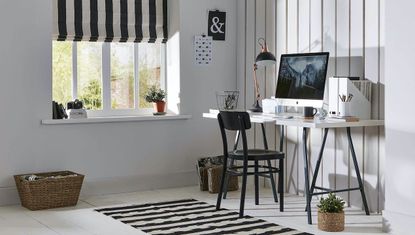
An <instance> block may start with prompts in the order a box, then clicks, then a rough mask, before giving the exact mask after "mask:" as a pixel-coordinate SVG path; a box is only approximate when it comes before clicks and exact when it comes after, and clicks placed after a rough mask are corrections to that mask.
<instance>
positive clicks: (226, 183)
mask: <svg viewBox="0 0 415 235" xmlns="http://www.w3.org/2000/svg"><path fill="white" fill-rule="evenodd" d="M240 136H241V133H240V132H239V131H236V136H235V144H234V145H233V150H234V151H235V150H236V149H238V143H239V137H240ZM233 162H234V160H233V159H231V160H230V163H229V168H232V167H233ZM228 184H229V174H226V176H225V185H224V189H223V199H226V195H227V194H228Z"/></svg>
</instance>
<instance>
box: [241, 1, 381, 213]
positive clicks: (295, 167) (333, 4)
mask: <svg viewBox="0 0 415 235" xmlns="http://www.w3.org/2000/svg"><path fill="white" fill-rule="evenodd" d="M383 6H384V1H383V0H366V1H361V0H329V1H326V0H297V1H294V0H245V1H238V32H237V33H238V46H237V47H238V50H237V51H238V53H239V54H238V58H239V60H238V64H237V74H238V76H237V77H238V89H239V90H241V91H242V94H243V95H244V96H243V97H242V98H241V100H242V101H243V103H242V105H243V107H246V108H249V107H250V106H251V105H252V103H253V99H254V89H253V82H252V66H253V63H254V59H255V56H256V55H257V54H258V53H259V51H260V48H259V45H258V43H257V40H258V38H260V37H264V38H266V39H267V42H268V46H269V49H270V51H271V52H273V53H275V54H276V56H277V65H276V66H275V67H271V68H267V69H266V70H264V69H258V72H257V74H258V78H259V81H260V86H261V91H262V95H263V97H270V96H273V95H274V94H275V87H276V82H277V76H276V73H275V71H277V69H278V68H277V67H278V63H279V57H280V55H281V54H284V53H296V52H319V51H329V52H330V64H329V69H328V70H329V71H328V76H333V75H337V76H359V77H364V78H367V79H369V80H371V81H372V82H373V84H374V85H373V90H372V93H373V96H372V118H374V119H383V118H384V108H383V106H384V101H383V100H384V98H383V92H384V84H385V82H384V78H383V77H384V76H383V67H382V64H383V48H384V46H383V33H384V30H383V19H384V15H383ZM299 111H301V109H299ZM267 131H268V133H267V134H268V140H269V142H270V146H272V147H275V148H277V149H278V148H279V131H278V129H276V128H274V127H273V126H272V125H269V126H268V127H267ZM250 136H251V140H253V142H254V145H257V146H262V141H261V132H260V128H259V127H256V128H255V129H254V130H253V131H252V132H251V133H250ZM352 136H353V140H354V146H355V149H356V153H357V155H358V156H357V157H358V162H359V164H360V171H361V172H360V173H361V175H362V177H363V180H364V185H365V190H366V196H367V197H368V204H369V209H370V210H371V211H372V212H380V211H381V210H382V209H383V206H384V188H385V187H384V170H383V169H384V167H383V166H384V164H385V163H384V157H385V155H384V144H383V142H384V130H383V128H377V127H367V128H353V130H352ZM301 137H302V130H301V128H296V127H289V128H287V141H286V142H285V143H284V149H285V152H286V156H287V160H286V166H285V167H286V169H287V170H286V171H285V172H286V175H285V179H286V184H285V185H286V191H287V192H290V193H295V194H303V191H304V190H303V189H304V180H303V179H304V176H303V155H302V149H301V145H302V144H303V143H302V138H301ZM321 139H322V130H318V129H315V130H311V131H310V138H309V143H308V144H309V145H310V146H311V148H310V163H311V170H314V166H315V162H316V160H317V156H318V152H319V149H320V145H321ZM317 182H318V184H320V186H323V187H330V188H333V189H342V188H347V187H356V186H357V180H356V175H355V173H354V168H353V163H352V161H351V158H350V153H349V148H348V145H347V139H346V132H345V130H336V131H333V130H330V132H329V136H328V139H327V144H326V149H325V152H324V157H323V163H322V166H321V168H320V172H319V178H318V179H317ZM339 195H340V196H342V197H343V198H344V199H345V200H346V201H347V202H348V204H349V205H352V206H358V207H361V206H362V202H361V197H360V193H359V192H358V191H355V192H350V193H340V194H339Z"/></svg>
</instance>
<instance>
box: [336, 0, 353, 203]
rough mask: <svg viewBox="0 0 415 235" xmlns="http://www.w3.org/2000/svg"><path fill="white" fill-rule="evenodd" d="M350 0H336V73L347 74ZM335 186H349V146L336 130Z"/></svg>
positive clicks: (346, 198)
mask: <svg viewBox="0 0 415 235" xmlns="http://www.w3.org/2000/svg"><path fill="white" fill-rule="evenodd" d="M349 1H350V0H336V3H337V4H336V58H335V59H336V75H337V76H349V74H350V63H349V53H350V52H349V47H350V40H349V39H350V38H349V36H350V32H349V30H350V28H349V24H350V22H349V19H350V18H349V17H350V16H349V9H350V5H349ZM336 152H337V153H336V187H337V188H338V189H343V188H348V187H349V177H348V174H349V162H350V159H349V157H350V156H349V148H348V145H347V138H346V131H345V130H344V129H338V130H337V131H336ZM338 195H339V196H340V197H342V198H344V199H345V200H348V193H347V192H345V193H339V194H338Z"/></svg>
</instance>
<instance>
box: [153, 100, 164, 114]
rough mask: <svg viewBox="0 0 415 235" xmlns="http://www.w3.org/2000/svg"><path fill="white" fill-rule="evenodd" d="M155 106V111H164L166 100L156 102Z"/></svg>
mask: <svg viewBox="0 0 415 235" xmlns="http://www.w3.org/2000/svg"><path fill="white" fill-rule="evenodd" d="M153 107H154V112H156V113H163V112H164V110H165V108H166V102H165V101H157V102H154V103H153Z"/></svg>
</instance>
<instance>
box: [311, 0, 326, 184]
mask: <svg viewBox="0 0 415 235" xmlns="http://www.w3.org/2000/svg"><path fill="white" fill-rule="evenodd" d="M322 1H323V0H310V17H309V18H310V20H309V21H310V22H309V23H310V24H309V26H310V42H309V43H310V45H309V50H310V52H320V51H322V50H323V44H322V41H323V38H322V35H323V34H322V32H323V18H322V13H323V12H322V6H323V2H322ZM322 137H323V136H322V131H321V130H320V129H311V130H310V162H311V164H310V168H311V170H312V172H314V169H315V167H316V161H317V158H318V154H319V151H320V146H321V142H322ZM322 164H324V158H323V163H322ZM322 175H323V167H322V166H320V171H319V175H318V178H317V184H318V185H320V186H321V185H322V183H323V182H322V180H323V177H322Z"/></svg>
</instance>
